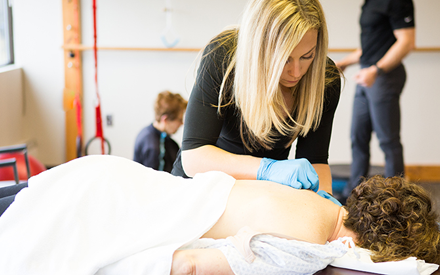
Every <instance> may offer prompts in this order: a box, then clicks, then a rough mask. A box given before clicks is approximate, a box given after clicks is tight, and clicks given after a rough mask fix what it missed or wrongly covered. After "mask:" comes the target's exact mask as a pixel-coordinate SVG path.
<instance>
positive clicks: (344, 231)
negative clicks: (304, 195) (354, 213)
mask: <svg viewBox="0 0 440 275" xmlns="http://www.w3.org/2000/svg"><path fill="white" fill-rule="evenodd" d="M347 214H348V212H347V210H345V208H344V207H341V209H340V210H339V214H338V221H337V223H336V227H335V230H334V232H333V235H332V236H331V237H330V239H329V240H328V241H329V242H331V241H334V240H337V239H339V238H342V237H352V238H353V241H354V242H355V243H356V239H357V235H356V234H355V233H354V232H353V231H352V230H350V229H348V228H346V227H345V226H344V218H345V216H347Z"/></svg>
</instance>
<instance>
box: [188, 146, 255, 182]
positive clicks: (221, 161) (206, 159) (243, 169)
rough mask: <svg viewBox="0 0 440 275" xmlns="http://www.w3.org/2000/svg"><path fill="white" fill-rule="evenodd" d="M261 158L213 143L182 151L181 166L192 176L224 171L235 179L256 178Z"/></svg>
mask: <svg viewBox="0 0 440 275" xmlns="http://www.w3.org/2000/svg"><path fill="white" fill-rule="evenodd" d="M260 162H261V158H257V157H253V156H249V155H236V154H232V153H229V152H227V151H225V150H223V149H220V148H218V147H216V146H213V145H204V146H201V147H199V148H196V149H191V150H185V151H182V166H183V170H184V171H185V173H186V174H187V175H188V176H190V177H193V176H194V175H195V174H196V173H203V172H208V171H221V172H225V173H227V174H229V175H231V176H233V177H234V178H236V179H249V180H252V179H256V178H257V171H258V167H259V166H260Z"/></svg>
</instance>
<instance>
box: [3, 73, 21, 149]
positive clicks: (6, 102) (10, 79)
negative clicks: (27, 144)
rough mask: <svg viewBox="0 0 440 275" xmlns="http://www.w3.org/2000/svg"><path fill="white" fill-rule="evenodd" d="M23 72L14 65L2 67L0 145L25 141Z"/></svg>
mask: <svg viewBox="0 0 440 275" xmlns="http://www.w3.org/2000/svg"><path fill="white" fill-rule="evenodd" d="M22 79H23V78H22V72H21V69H20V68H17V67H16V66H14V65H10V66H6V67H3V68H0V87H1V88H0V146H1V145H11V144H19V143H23V140H21V139H22V137H23V127H22V125H23V122H24V111H25V108H24V97H23V86H22Z"/></svg>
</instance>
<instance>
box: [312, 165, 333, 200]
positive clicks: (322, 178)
mask: <svg viewBox="0 0 440 275" xmlns="http://www.w3.org/2000/svg"><path fill="white" fill-rule="evenodd" d="M312 166H313V168H315V171H316V173H317V174H318V177H319V190H324V191H326V192H327V193H329V194H333V192H332V191H333V190H332V173H331V170H330V166H329V165H328V164H319V163H318V164H312Z"/></svg>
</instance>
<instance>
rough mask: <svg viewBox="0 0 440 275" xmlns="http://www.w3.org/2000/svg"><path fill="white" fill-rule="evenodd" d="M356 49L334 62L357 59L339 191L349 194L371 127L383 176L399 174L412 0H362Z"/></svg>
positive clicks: (364, 168) (363, 173) (362, 173)
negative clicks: (348, 146)
mask: <svg viewBox="0 0 440 275" xmlns="http://www.w3.org/2000/svg"><path fill="white" fill-rule="evenodd" d="M360 25H361V49H358V50H356V51H355V52H353V53H351V54H349V55H347V56H346V57H345V58H344V59H342V60H341V61H338V62H336V65H337V66H338V67H339V68H340V69H342V70H344V69H345V68H346V67H347V66H350V65H352V64H355V63H358V62H359V63H360V65H361V70H360V71H359V72H358V73H357V75H356V77H355V80H356V83H357V86H356V94H355V97H354V103H353V117H352V125H351V142H352V165H351V175H350V179H349V181H348V183H347V186H346V187H345V189H344V191H343V196H344V197H348V195H349V194H350V192H351V190H352V189H353V188H354V187H356V186H357V185H358V184H359V182H360V180H361V177H367V176H368V170H369V166H370V140H371V134H372V132H373V131H374V132H375V133H376V135H377V138H378V139H379V143H380V147H381V149H382V151H383V152H384V153H385V176H386V177H392V176H396V175H398V176H403V174H404V162H403V148H402V144H401V142H400V105H399V100H400V95H401V93H402V90H403V86H404V84H405V80H406V72H405V68H404V66H403V64H402V59H403V58H404V57H405V56H406V55H407V54H408V53H409V52H410V51H411V50H412V49H414V46H415V28H414V6H413V2H412V0H366V1H365V2H364V5H363V6H362V14H361V18H360Z"/></svg>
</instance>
